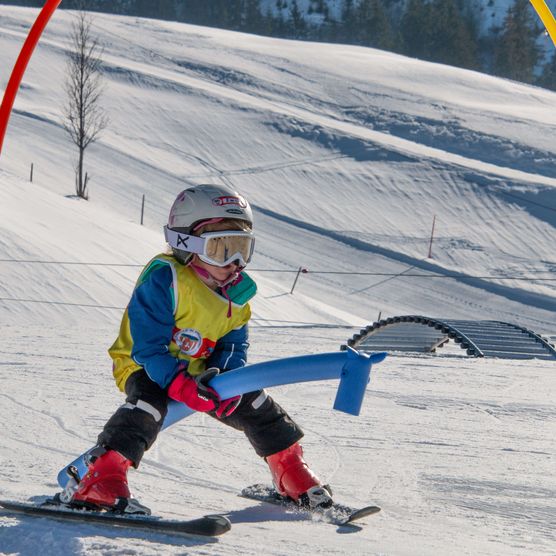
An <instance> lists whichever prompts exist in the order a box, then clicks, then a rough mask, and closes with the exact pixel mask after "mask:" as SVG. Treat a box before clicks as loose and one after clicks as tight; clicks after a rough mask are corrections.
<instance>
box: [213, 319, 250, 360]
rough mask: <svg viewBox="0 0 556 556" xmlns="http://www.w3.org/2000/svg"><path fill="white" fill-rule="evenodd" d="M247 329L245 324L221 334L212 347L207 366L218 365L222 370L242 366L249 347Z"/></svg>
mask: <svg viewBox="0 0 556 556" xmlns="http://www.w3.org/2000/svg"><path fill="white" fill-rule="evenodd" d="M248 340H249V329H248V326H247V325H244V326H242V327H241V328H237V329H235V330H232V331H231V332H228V333H227V334H226V335H225V336H222V338H220V339H219V340H218V341H217V342H216V346H215V347H214V351H213V353H212V354H211V356H210V357H209V358H208V360H207V368H208V367H218V368H219V369H221V370H222V371H229V370H231V369H237V368H238V367H243V366H245V364H246V363H247V349H248V348H249V342H248Z"/></svg>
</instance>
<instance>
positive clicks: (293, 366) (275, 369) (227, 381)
mask: <svg viewBox="0 0 556 556" xmlns="http://www.w3.org/2000/svg"><path fill="white" fill-rule="evenodd" d="M385 357H386V353H384V352H380V353H373V354H372V355H369V354H367V353H362V352H358V351H355V350H354V349H352V348H349V347H348V348H347V351H339V352H334V353H321V354H316V355H302V356H299V357H288V358H285V359H275V360H274V361H265V362H264V363H255V364H254V365H247V366H246V367H241V368H239V369H235V370H233V371H227V372H225V373H222V374H221V375H218V376H215V377H214V378H213V379H212V380H211V381H210V383H209V384H210V386H211V387H212V388H214V389H215V390H216V392H218V394H219V396H220V397H221V398H222V399H223V400H225V399H226V398H231V397H233V396H239V395H240V394H245V393H247V392H253V391H255V390H260V389H261V388H269V387H271V386H282V385H284V384H294V383H296V382H310V381H314V380H327V379H332V378H339V379H340V384H339V386H338V391H337V393H336V400H335V401H334V409H336V410H338V411H343V412H345V413H349V414H350V415H359V413H360V412H361V405H362V403H363V398H364V396H365V390H366V388H367V383H368V382H369V379H370V374H371V367H372V365H373V364H374V363H380V362H381V361H383V360H384V358H385ZM192 413H195V411H194V410H193V409H190V408H189V407H187V406H186V405H185V404H183V403H180V402H176V401H173V400H172V401H170V402H169V404H168V414H167V415H166V418H165V419H164V423H163V424H162V429H166V428H168V427H169V426H171V425H173V424H175V423H177V422H178V421H181V420H182V419H183V418H185V417H189V415H191V414H192ZM89 451H90V450H89ZM89 451H87V452H85V453H84V454H82V455H81V456H79V457H78V458H77V459H76V460H74V461H72V462H71V463H70V464H69V465H67V466H66V467H64V468H63V469H62V470H61V471H60V472H59V473H58V484H59V485H60V486H61V487H62V488H65V486H66V484H67V482H68V480H69V475H68V472H67V471H68V468H69V467H73V468H74V471H76V472H77V474H78V475H79V477H83V476H84V475H85V473H86V472H87V460H86V456H87V454H88V453H89Z"/></svg>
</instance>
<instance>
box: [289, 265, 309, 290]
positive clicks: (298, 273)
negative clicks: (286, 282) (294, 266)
mask: <svg viewBox="0 0 556 556" xmlns="http://www.w3.org/2000/svg"><path fill="white" fill-rule="evenodd" d="M302 272H303V274H306V273H307V272H308V270H307V269H306V268H303V267H302V266H300V267H299V270H298V271H297V274H296V275H295V280H294V281H293V286H292V289H291V290H290V294H292V293H293V290H294V289H295V285H296V284H297V281H298V280H299V275H300V274H301V273H302Z"/></svg>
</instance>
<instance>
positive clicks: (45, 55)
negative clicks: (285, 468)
mask: <svg viewBox="0 0 556 556" xmlns="http://www.w3.org/2000/svg"><path fill="white" fill-rule="evenodd" d="M36 13H37V12H36V10H27V9H21V8H12V7H6V6H1V7H0V86H5V84H6V82H7V79H8V76H9V71H10V69H11V67H12V65H13V63H14V61H15V58H16V57H17V53H18V51H19V49H20V47H21V44H22V43H23V40H24V38H25V35H26V33H27V30H28V28H29V26H30V25H31V23H32V21H33V19H34V17H35V16H36ZM95 21H96V31H97V32H98V34H99V35H100V37H101V39H102V41H103V43H104V44H105V64H104V66H105V70H106V92H105V96H104V101H103V102H104V105H105V107H106V109H107V111H108V113H109V115H110V118H111V124H110V126H109V128H108V129H107V130H106V132H105V133H104V135H103V136H102V138H101V140H100V141H99V142H98V143H97V144H96V145H94V146H92V147H91V148H90V150H89V151H88V154H87V159H86V163H87V170H88V172H89V174H90V175H91V193H90V197H91V198H90V201H89V202H88V203H87V202H84V201H78V200H76V199H75V198H72V197H71V194H72V193H73V175H72V173H73V170H72V167H73V158H74V153H73V149H72V147H71V145H70V144H69V142H68V140H67V138H66V137H65V135H64V132H63V130H62V127H61V116H60V114H61V109H62V105H63V99H64V92H63V75H64V49H65V48H66V46H67V31H68V27H69V23H70V14H69V13H68V12H57V13H56V14H55V15H54V17H53V19H52V21H51V23H50V25H49V26H48V28H47V30H46V31H45V34H44V37H43V39H42V40H41V42H40V44H39V46H38V47H37V50H36V53H35V55H34V57H33V59H32V61H31V63H30V65H29V68H28V71H27V73H26V76H25V79H24V81H23V84H22V88H21V91H20V93H19V96H18V98H17V100H16V103H15V106H14V113H13V115H12V118H11V121H10V126H9V128H8V133H7V136H6V140H5V143H4V150H3V153H2V158H1V162H0V232H1V233H0V268H1V280H0V309H1V310H0V334H1V337H2V342H1V343H0V350H1V352H2V358H1V359H2V360H1V361H0V369H1V370H0V373H1V375H0V376H1V378H2V388H1V389H0V400H1V406H0V407H1V408H2V415H3V416H4V421H3V425H4V426H3V433H2V435H1V436H0V463H1V466H0V495H1V497H2V498H9V499H15V500H27V499H29V498H31V499H36V498H35V497H40V496H44V495H48V494H52V493H54V492H55V491H56V484H55V483H56V480H55V477H56V474H57V472H58V470H59V469H60V467H62V466H63V465H64V464H66V463H67V462H68V461H69V460H71V459H72V458H73V457H74V456H75V455H77V454H78V453H80V452H81V451H83V450H84V449H86V448H88V447H90V446H91V444H92V443H93V442H94V439H95V438H96V435H97V434H98V432H99V430H100V428H101V427H102V425H103V423H104V421H105V420H106V418H107V417H109V415H110V414H111V413H112V411H113V410H114V409H115V408H116V407H117V406H118V404H120V403H121V402H122V397H121V395H120V394H119V393H118V391H117V389H116V388H115V386H114V385H113V382H112V379H111V373H110V362H109V359H108V356H107V354H106V348H107V346H109V345H110V343H111V342H112V340H113V339H114V336H115V334H116V333H117V329H118V325H119V319H120V317H121V312H122V310H123V307H125V305H126V303H127V300H128V298H129V294H130V292H131V290H132V287H133V283H134V281H135V279H136V278H137V275H138V272H139V271H140V268H141V266H142V265H143V264H144V263H145V262H146V261H148V260H149V258H150V257H151V256H153V255H154V254H156V253H157V252H159V251H161V250H163V249H164V245H163V238H162V234H161V226H162V224H163V223H164V219H165V216H166V213H167V210H168V207H169V205H170V203H171V201H172V200H173V198H174V197H175V195H176V193H177V192H178V191H179V190H180V189H182V188H183V187H184V186H186V185H187V184H189V183H197V182H199V181H212V182H217V183H225V184H228V185H232V186H234V187H236V188H238V189H239V190H241V191H242V192H243V193H244V194H245V195H246V196H247V197H248V198H249V199H250V200H251V201H252V202H253V204H254V205H255V218H256V222H255V226H256V231H257V253H256V256H255V259H254V261H253V263H252V265H251V266H252V268H253V269H255V271H254V272H253V276H254V277H255V279H256V280H257V282H258V284H259V294H258V297H257V298H256V300H255V301H254V303H253V313H254V318H253V325H252V333H251V361H252V362H257V361H264V360H267V359H274V358H278V357H284V356H290V355H300V354H306V353H321V352H327V351H336V350H337V349H339V346H340V345H341V344H342V343H344V342H345V341H346V340H347V339H348V338H350V337H351V336H352V335H353V334H354V333H355V332H357V331H358V330H359V328H360V327H361V326H364V325H366V324H368V323H370V322H372V321H373V320H375V319H376V318H377V316H378V315H379V314H381V315H382V316H393V315H399V314H425V315H430V316H435V317H445V318H464V319H476V318H481V319H498V320H505V321H509V322H515V323H517V324H521V325H524V326H527V327H530V328H532V329H534V330H536V331H538V332H542V333H543V334H546V335H548V336H553V337H556V317H555V310H556V282H554V281H549V280H546V279H547V278H552V279H553V278H554V270H555V269H556V256H555V255H554V252H555V251H554V245H555V244H556V228H555V226H556V164H555V163H554V155H555V151H556V148H555V147H554V145H556V132H555V130H556V111H555V110H554V106H555V104H556V94H555V93H552V92H549V91H545V90H542V89H539V88H534V87H527V86H525V85H522V84H517V83H513V82H510V81H505V80H500V79H495V78H492V77H488V76H485V75H481V74H478V73H473V72H466V71H462V70H458V69H454V68H448V67H445V66H440V65H434V64H427V63H423V62H418V61H416V60H411V59H408V58H404V57H400V56H396V55H393V54H388V53H384V52H380V51H376V50H371V49H363V48H356V47H347V46H340V45H333V46H332V45H322V44H312V43H300V42H293V41H280V40H272V39H265V38H259V37H252V36H248V35H242V34H237V33H231V32H225V31H219V30H214V29H206V28H201V27H193V26H187V25H177V24H172V23H164V22H155V21H149V20H140V19H135V18H123V17H108V16H102V15H96V16H95ZM31 163H34V180H33V183H29V180H28V176H29V170H30V165H31ZM143 194H145V195H146V214H145V226H143V227H141V226H140V225H139V223H138V222H139V211H140V206H141V197H142V195H143ZM433 216H436V227H435V239H434V242H433V248H432V254H433V258H432V259H427V254H428V249H429V239H430V232H431V226H432V220H433ZM16 261H35V262H16ZM45 262H48V263H50V264H44V263H45ZM62 263H64V264H62ZM68 263H71V264H68ZM75 263H78V264H75ZM93 263H95V264H93ZM118 264H119V265H123V266H114V265H118ZM300 266H303V267H306V268H308V269H309V273H308V274H302V275H301V276H300V278H299V281H298V282H297V284H296V287H295V291H294V294H293V295H290V293H289V292H290V290H291V288H292V285H293V282H294V278H295V271H296V270H297V269H298V268H299V267H300ZM277 271H288V272H277ZM319 271H326V272H331V271H332V272H341V274H325V273H319ZM404 271H405V273H406V274H430V273H431V272H434V273H440V274H442V275H443V276H446V275H450V274H454V273H457V274H458V275H459V278H458V279H452V278H418V277H415V276H407V277H393V276H391V275H392V274H399V273H402V272H404ZM357 272H359V273H361V272H363V273H376V274H380V275H370V274H367V275H363V274H354V273H357ZM487 276H490V277H492V276H496V277H497V279H486V278H484V277H487ZM517 276H521V277H525V278H527V279H526V280H519V281H518V280H507V279H506V280H504V279H503V278H515V277H517ZM479 277H481V278H479ZM532 278H537V279H536V280H533V279H532ZM539 278H544V279H545V280H540V279H539ZM555 371H556V365H555V364H554V362H539V361H534V360H532V361H501V360H494V359H493V360H488V359H485V360H477V359H469V358H467V357H465V355H464V353H463V351H460V350H459V349H457V348H450V349H446V348H442V350H440V351H439V355H438V356H435V357H430V356H420V357H411V356H409V357H408V356H406V357H401V356H391V357H389V358H388V359H387V360H386V361H384V362H383V363H381V364H380V365H377V366H376V367H375V368H374V369H373V374H372V380H371V383H370V385H369V390H368V394H367V397H366V400H365V403H364V408H363V411H362V414H361V416H360V417H357V418H356V417H351V416H347V415H344V414H341V413H338V412H334V411H332V409H331V408H332V404H333V400H334V395H335V389H336V387H337V383H336V381H330V382H322V383H311V384H303V385H291V386H287V387H281V388H276V389H273V391H272V393H273V395H275V397H276V398H277V399H278V401H279V402H280V403H282V404H283V405H284V406H285V407H286V408H287V409H288V411H289V412H290V413H291V414H292V415H293V416H294V417H295V419H296V420H297V421H299V423H300V424H301V425H302V426H303V428H304V430H305V432H306V438H305V439H304V446H305V451H306V456H307V459H308V461H309V462H310V464H311V466H312V467H313V468H314V469H315V471H316V472H317V473H318V474H319V475H320V476H321V477H322V479H323V480H324V481H326V482H329V483H330V484H331V485H332V486H333V488H334V491H335V493H336V497H337V499H338V500H340V501H343V502H348V503H352V504H354V505H363V504H369V503H372V504H377V505H380V506H381V507H382V508H383V511H382V512H381V513H380V514H378V515H375V516H372V517H369V518H367V519H366V520H365V525H364V526H363V528H362V529H361V530H358V531H350V532H346V531H337V530H336V529H335V528H334V527H333V526H330V525H326V524H323V523H307V522H305V521H300V519H299V517H298V516H295V515H288V514H285V513H284V512H283V510H281V509H280V508H275V507H272V506H269V507H267V506H263V505H259V504H256V503H254V502H252V501H248V500H245V499H242V498H240V497H238V496H237V495H238V493H239V492H240V490H241V488H242V487H244V486H245V485H247V484H249V483H253V482H268V480H269V476H268V472H267V470H266V466H265V464H264V462H262V461H261V460H259V459H258V458H257V457H256V456H255V454H254V453H253V451H252V450H251V448H250V447H249V446H248V444H247V442H246V441H245V440H244V439H243V437H242V436H241V435H240V434H239V433H236V432H234V431H230V430H228V429H225V428H223V427H222V426H219V425H218V424H217V423H215V422H213V421H212V420H210V419H209V418H206V417H204V416H202V415H195V416H193V417H190V418H188V419H187V420H185V421H184V422H183V424H180V425H177V426H176V427H174V428H172V429H170V430H169V431H166V432H164V433H163V434H162V435H161V436H160V439H159V441H158V442H157V444H156V445H155V447H154V448H153V449H152V450H151V451H150V452H148V453H147V455H146V457H145V460H144V462H143V464H142V465H141V467H140V470H139V472H134V473H132V474H131V477H130V482H131V486H132V490H133V492H134V493H135V494H136V496H138V497H139V498H140V499H141V500H142V501H143V502H144V503H146V504H147V505H149V506H151V507H152V508H153V510H154V511H155V512H156V513H159V514H161V515H164V516H166V517H195V516H197V515H200V514H204V513H216V512H219V513H226V514H228V515H229V517H230V519H231V520H232V522H233V529H232V531H231V532H230V533H228V534H227V535H225V536H224V537H222V538H221V539H219V540H218V541H216V542H207V541H198V540H184V539H182V538H178V537H169V536H166V535H153V534H151V533H144V534H143V533H137V532H131V531H130V532H127V531H116V530H109V529H106V528H103V527H101V526H83V525H80V524H70V523H68V524H60V523H54V522H51V521H47V520H37V519H31V518H20V517H17V518H14V517H5V516H4V517H0V552H1V553H5V554H12V553H16V554H36V553H40V554H52V555H55V554H56V555H58V554H79V553H82V554H124V553H125V554H184V553H188V554H189V553H191V554H215V555H220V554H261V553H264V554H276V555H282V554H285V555H292V556H293V555H298V554H318V553H322V554H396V555H397V554H412V555H417V554H504V555H506V554H516V555H521V554H551V555H553V554H555V553H556V534H555V530H556V526H555V515H556V502H555V500H556V484H555V483H556V481H555V479H554V469H555V461H554V453H555V441H554V438H556V425H555V423H556V415H555V413H556V411H555V409H554V399H555V394H556V392H555V388H556V387H555V383H556V382H555V378H554V372H555Z"/></svg>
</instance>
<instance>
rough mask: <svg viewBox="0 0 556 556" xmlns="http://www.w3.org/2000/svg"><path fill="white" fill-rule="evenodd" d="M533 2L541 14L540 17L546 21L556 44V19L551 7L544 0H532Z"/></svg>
mask: <svg viewBox="0 0 556 556" xmlns="http://www.w3.org/2000/svg"><path fill="white" fill-rule="evenodd" d="M531 4H533V8H535V10H536V11H537V13H538V14H539V17H540V18H541V20H542V22H543V23H544V26H545V27H546V30H547V31H548V34H549V35H550V38H551V39H552V42H553V43H554V46H556V20H555V19H554V16H553V15H552V12H551V11H550V8H549V7H548V6H547V5H546V2H545V1H544V0H531Z"/></svg>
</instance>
